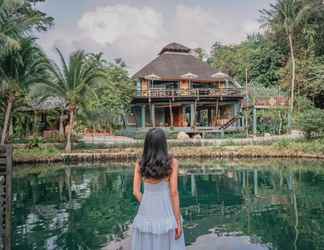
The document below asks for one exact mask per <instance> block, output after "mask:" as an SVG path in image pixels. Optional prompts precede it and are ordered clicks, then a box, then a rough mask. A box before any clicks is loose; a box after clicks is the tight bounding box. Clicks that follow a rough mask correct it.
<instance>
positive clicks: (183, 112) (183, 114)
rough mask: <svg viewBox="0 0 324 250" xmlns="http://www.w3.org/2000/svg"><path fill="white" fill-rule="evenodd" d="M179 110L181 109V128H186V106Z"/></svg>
mask: <svg viewBox="0 0 324 250" xmlns="http://www.w3.org/2000/svg"><path fill="white" fill-rule="evenodd" d="M181 109H182V119H183V120H182V126H183V127H187V126H188V124H187V115H186V106H185V105H183V106H182V108H181Z"/></svg>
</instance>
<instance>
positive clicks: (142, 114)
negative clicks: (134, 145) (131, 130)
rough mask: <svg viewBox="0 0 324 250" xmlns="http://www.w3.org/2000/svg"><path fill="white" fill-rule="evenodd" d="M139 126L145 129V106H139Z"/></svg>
mask: <svg viewBox="0 0 324 250" xmlns="http://www.w3.org/2000/svg"><path fill="white" fill-rule="evenodd" d="M141 125H142V128H145V104H144V105H142V106H141Z"/></svg>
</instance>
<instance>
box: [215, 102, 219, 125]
mask: <svg viewBox="0 0 324 250" xmlns="http://www.w3.org/2000/svg"><path fill="white" fill-rule="evenodd" d="M218 111H219V99H217V102H216V112H215V116H216V123H215V127H217V125H218Z"/></svg>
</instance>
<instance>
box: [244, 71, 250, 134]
mask: <svg viewBox="0 0 324 250" xmlns="http://www.w3.org/2000/svg"><path fill="white" fill-rule="evenodd" d="M245 100H246V107H245V111H244V123H243V125H244V127H245V130H246V136H249V118H248V112H249V111H248V107H249V91H248V70H247V68H245Z"/></svg>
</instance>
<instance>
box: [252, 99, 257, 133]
mask: <svg viewBox="0 0 324 250" xmlns="http://www.w3.org/2000/svg"><path fill="white" fill-rule="evenodd" d="M256 133H257V117H256V107H255V105H253V135H256Z"/></svg>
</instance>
